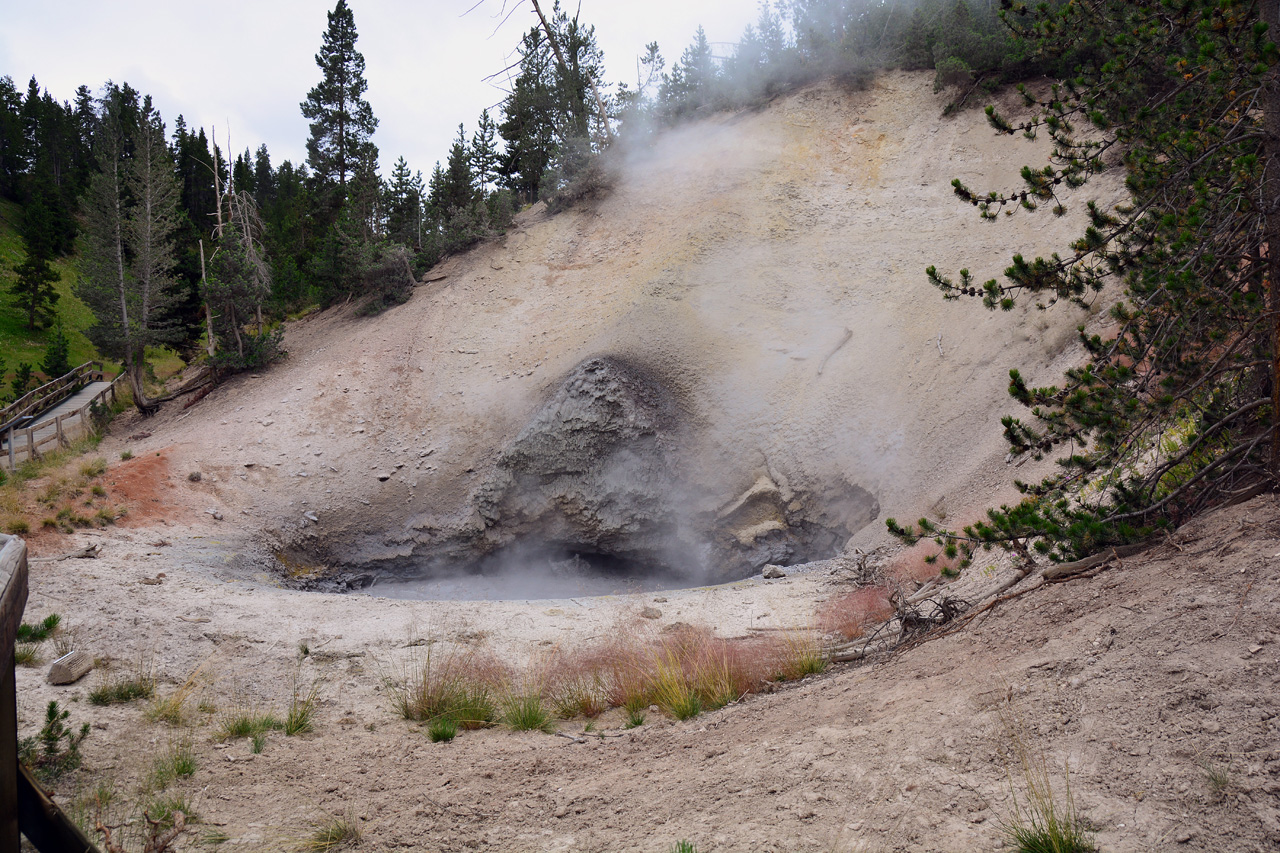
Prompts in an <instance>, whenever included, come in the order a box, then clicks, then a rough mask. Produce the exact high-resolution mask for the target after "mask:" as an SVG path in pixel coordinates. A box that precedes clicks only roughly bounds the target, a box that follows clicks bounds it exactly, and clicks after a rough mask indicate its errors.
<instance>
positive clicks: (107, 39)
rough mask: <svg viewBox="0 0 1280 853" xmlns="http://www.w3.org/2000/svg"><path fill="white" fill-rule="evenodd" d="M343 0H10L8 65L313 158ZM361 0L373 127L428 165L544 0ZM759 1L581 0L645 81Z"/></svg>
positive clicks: (59, 87) (282, 153)
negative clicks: (110, 90) (651, 60)
mask: <svg viewBox="0 0 1280 853" xmlns="http://www.w3.org/2000/svg"><path fill="white" fill-rule="evenodd" d="M514 1H515V0H507V2H508V4H513V3H514ZM336 2H337V0H332V2H321V0H220V2H216V3H211V4H196V3H186V2H173V0H44V2H34V3H33V2H20V0H0V18H2V19H3V21H4V23H3V24H2V25H0V76H4V75H8V76H10V77H12V78H13V80H14V82H15V83H16V84H17V85H18V86H19V88H20V89H21V90H23V91H25V89H26V85H27V81H28V80H30V79H31V76H32V75H33V74H34V75H35V77H36V79H37V80H38V81H39V83H40V85H41V86H42V87H44V88H46V89H48V90H49V92H50V93H51V94H52V95H53V96H54V97H55V98H57V99H58V100H60V101H63V100H72V99H73V97H74V94H75V90H76V87H77V86H79V85H81V84H86V85H88V86H89V87H90V88H91V89H93V90H94V91H95V93H96V92H97V91H98V90H99V88H100V87H101V85H102V84H103V83H104V82H106V81H107V80H114V81H115V82H117V83H123V82H128V83H129V84H130V85H132V86H133V87H134V88H135V89H138V90H139V91H141V92H143V93H144V94H146V93H149V94H151V95H152V96H153V97H154V100H155V104H156V106H157V108H158V109H159V110H160V111H161V113H162V114H163V116H164V119H165V122H166V126H167V128H168V129H169V132H170V133H172V130H173V120H174V119H175V118H176V117H177V116H178V115H179V114H181V115H183V116H184V117H185V118H186V120H187V124H188V125H189V126H190V127H192V128H195V127H204V128H205V129H206V131H208V130H210V129H211V128H212V127H213V126H214V125H216V126H217V128H218V141H219V144H220V145H222V147H223V149H224V150H226V148H227V146H226V142H225V140H226V138H227V132H228V128H229V129H230V136H231V144H232V148H233V150H234V151H243V150H244V149H245V147H246V146H248V147H251V148H255V149H256V148H257V146H258V145H259V144H261V143H266V145H267V148H268V150H269V151H270V152H271V160H272V163H273V164H275V165H279V163H280V162H281V161H282V160H285V159H291V160H293V161H294V163H299V162H302V161H303V160H305V158H306V142H307V136H308V127H307V122H306V120H305V119H304V118H303V117H302V113H301V112H300V110H299V108H298V105H299V103H300V102H301V101H302V100H303V99H304V98H305V97H306V95H307V91H308V90H309V89H310V88H311V87H312V86H314V85H315V84H316V83H317V82H319V80H320V70H319V68H318V67H317V66H316V64H315V54H316V52H317V51H318V50H319V49H320V40H321V35H322V34H323V33H324V31H325V29H326V27H327V25H328V23H327V18H326V16H325V15H326V12H328V11H331V10H332V9H333V6H334V5H335V3H336ZM347 2H348V5H349V6H350V7H351V9H352V12H353V13H354V15H355V20H356V29H357V31H358V32H359V42H358V43H357V46H358V48H359V49H360V51H361V52H362V53H363V54H364V58H365V65H366V70H365V77H366V79H367V80H368V83H369V90H368V92H367V95H366V96H367V98H368V100H369V103H370V104H371V105H372V106H373V112H374V115H376V116H377V117H378V120H379V122H380V123H379V126H378V131H377V133H376V134H375V135H374V142H376V143H377V145H378V148H379V150H380V152H381V158H380V159H381V163H382V173H383V176H384V177H385V176H387V175H388V174H389V173H390V171H391V165H392V164H393V163H394V162H395V159H396V157H398V156H400V155H403V156H404V157H405V159H406V160H408V162H409V166H410V168H412V169H414V170H415V171H417V170H421V171H422V172H423V174H424V175H429V174H430V172H431V167H432V166H433V165H434V163H435V162H436V161H437V160H444V159H445V157H446V156H447V155H448V147H449V144H450V142H451V141H452V139H453V137H454V136H455V135H456V134H457V127H458V123H459V122H463V123H465V124H466V129H467V133H468V135H470V133H471V132H472V131H473V130H474V128H475V122H476V118H477V117H478V116H479V115H480V111H481V110H482V109H483V108H485V107H491V108H492V107H494V106H495V105H496V104H498V103H499V102H500V101H501V100H502V99H503V97H504V92H503V88H502V86H504V85H505V84H506V82H507V81H506V79H505V75H504V77H503V78H502V79H499V80H494V81H490V82H485V81H484V79H483V78H484V77H486V76H488V75H490V74H493V73H495V72H498V71H500V70H501V69H503V68H505V67H506V66H507V65H509V64H511V62H513V61H514V60H515V58H516V56H515V53H514V49H515V46H516V45H517V44H518V42H519V40H520V36H521V34H522V33H523V32H524V31H526V30H528V28H529V27H531V26H533V24H534V23H536V21H537V19H536V16H535V15H534V13H533V7H532V6H531V5H530V4H529V3H528V2H527V0H520V7H519V8H518V9H516V11H515V13H514V15H513V16H512V17H511V18H510V19H509V20H507V22H506V23H505V24H502V25H501V27H499V24H500V21H501V18H500V17H499V12H500V10H501V8H502V0H483V2H482V3H481V5H480V6H479V7H478V8H477V9H475V10H474V11H472V12H470V13H469V14H466V15H464V14H463V13H464V12H466V11H467V9H468V8H470V7H471V6H472V5H473V4H474V3H475V0H425V2H423V1H422V0H420V1H419V2H410V0H347ZM548 5H549V0H548ZM511 8H512V6H511V5H508V11H510V10H511ZM568 8H569V9H570V10H572V9H574V8H577V5H576V4H574V3H571V5H569V6H568ZM758 14H759V5H758V2H757V0H644V2H622V0H610V2H606V0H581V20H582V21H583V22H584V23H588V24H593V25H594V26H595V28H596V37H597V42H598V44H599V45H600V47H601V49H602V50H603V51H604V55H605V66H606V73H607V79H608V82H609V83H610V89H611V90H612V87H613V85H614V84H616V83H617V82H618V81H620V80H626V81H628V82H629V83H630V84H631V85H632V86H633V87H634V85H635V77H636V58H637V56H638V55H639V54H640V53H642V52H643V50H644V46H645V44H647V43H648V42H650V41H657V42H658V44H659V46H660V47H661V48H662V53H663V55H664V56H665V57H666V59H667V66H668V68H670V66H671V64H672V63H673V62H674V61H675V60H676V59H678V58H679V56H680V54H681V52H682V51H683V50H684V48H685V47H686V46H687V45H688V44H689V43H690V42H691V41H692V40H693V34H694V31H695V30H696V29H697V27H698V25H699V24H701V25H702V26H703V27H704V28H705V29H706V32H707V37H708V38H709V39H710V40H711V41H712V42H713V43H714V42H725V43H728V42H734V41H736V40H737V38H738V36H739V35H740V34H741V33H742V30H743V28H744V27H745V26H746V25H747V24H748V23H750V22H752V21H754V20H755V19H756V17H757V16H758ZM495 28H496V29H497V32H496V33H495V32H494V30H495ZM715 47H716V48H717V50H716V52H717V53H721V52H724V51H725V50H727V49H728V47H727V45H715ZM491 114H493V115H495V117H496V114H497V110H496V109H495V110H492V111H491Z"/></svg>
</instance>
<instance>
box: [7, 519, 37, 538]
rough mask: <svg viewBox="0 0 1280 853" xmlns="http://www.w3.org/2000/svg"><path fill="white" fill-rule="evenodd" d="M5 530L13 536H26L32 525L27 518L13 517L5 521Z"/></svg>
mask: <svg viewBox="0 0 1280 853" xmlns="http://www.w3.org/2000/svg"><path fill="white" fill-rule="evenodd" d="M4 532H5V533H8V534H9V535H11V536H26V535H27V534H28V533H30V532H31V525H30V524H28V523H27V520H26V519H25V518H11V519H9V520H8V521H7V522H5V525H4Z"/></svg>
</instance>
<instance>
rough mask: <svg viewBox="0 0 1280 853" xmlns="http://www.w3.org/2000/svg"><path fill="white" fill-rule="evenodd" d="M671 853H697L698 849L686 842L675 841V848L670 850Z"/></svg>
mask: <svg viewBox="0 0 1280 853" xmlns="http://www.w3.org/2000/svg"><path fill="white" fill-rule="evenodd" d="M671 853H698V848H697V847H694V846H693V844H691V843H690V842H688V841H677V842H676V846H675V847H672V848H671Z"/></svg>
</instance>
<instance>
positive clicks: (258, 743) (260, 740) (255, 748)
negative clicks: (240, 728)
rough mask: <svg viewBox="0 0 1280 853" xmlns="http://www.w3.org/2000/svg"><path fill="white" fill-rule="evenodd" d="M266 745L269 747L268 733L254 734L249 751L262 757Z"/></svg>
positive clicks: (250, 739)
mask: <svg viewBox="0 0 1280 853" xmlns="http://www.w3.org/2000/svg"><path fill="white" fill-rule="evenodd" d="M266 745H267V733H266V732H254V733H253V735H252V737H250V738H249V750H250V751H251V752H252V753H253V754H254V755H261V754H262V750H263V748H264V747H266Z"/></svg>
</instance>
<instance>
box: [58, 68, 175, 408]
mask: <svg viewBox="0 0 1280 853" xmlns="http://www.w3.org/2000/svg"><path fill="white" fill-rule="evenodd" d="M96 154H97V160H98V165H99V170H100V171H99V172H98V174H96V175H94V176H93V178H92V180H91V181H90V185H89V191H88V193H87V194H86V196H85V199H84V220H85V235H84V236H85V241H84V247H83V250H82V252H81V257H82V272H83V275H82V277H81V280H80V282H79V284H78V285H77V288H76V292H77V295H79V296H80V298H81V299H83V300H84V302H85V303H86V304H87V305H88V306H89V307H90V309H91V310H92V311H93V313H94V319H95V323H94V325H93V326H91V327H90V328H89V330H88V332H87V334H88V335H89V338H90V340H92V341H93V342H94V344H96V345H97V346H98V348H99V350H101V351H102V353H103V354H104V355H107V356H109V357H112V358H119V359H120V360H121V361H122V362H123V363H124V367H125V372H126V374H127V375H128V377H129V383H130V386H131V388H132V390H133V394H134V403H135V405H137V407H138V409H139V410H140V411H141V412H143V413H144V414H151V413H153V412H154V411H155V410H156V405H155V404H154V403H152V402H151V400H150V399H149V398H148V396H147V394H146V389H145V387H144V386H143V381H142V379H143V369H144V366H145V358H146V348H147V347H148V346H154V345H157V344H162V343H168V342H170V341H172V340H173V339H174V337H175V334H174V330H173V329H172V328H169V327H166V326H165V325H164V324H162V323H161V322H160V317H161V314H162V312H163V311H164V309H165V308H166V307H167V306H168V304H169V303H170V301H171V290H172V278H171V272H172V269H173V265H174V254H173V232H174V229H175V228H176V226H177V221H178V201H179V196H180V190H179V187H178V182H177V177H176V171H175V168H174V163H173V160H172V159H171V157H170V154H169V149H168V146H167V145H166V144H165V138H164V123H163V122H162V121H161V119H160V116H159V114H158V113H156V112H155V110H154V109H152V107H151V99H150V98H149V97H148V98H147V99H146V101H145V102H144V103H143V104H142V107H141V108H139V106H138V101H137V92H135V91H134V90H132V89H130V88H129V87H128V86H125V87H123V88H120V87H111V88H109V89H108V92H107V94H106V96H105V97H104V99H103V104H102V116H101V119H100V121H99V128H98V136H97V140H96Z"/></svg>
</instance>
